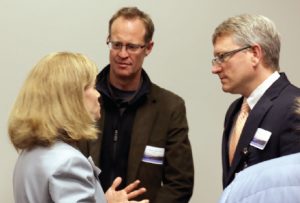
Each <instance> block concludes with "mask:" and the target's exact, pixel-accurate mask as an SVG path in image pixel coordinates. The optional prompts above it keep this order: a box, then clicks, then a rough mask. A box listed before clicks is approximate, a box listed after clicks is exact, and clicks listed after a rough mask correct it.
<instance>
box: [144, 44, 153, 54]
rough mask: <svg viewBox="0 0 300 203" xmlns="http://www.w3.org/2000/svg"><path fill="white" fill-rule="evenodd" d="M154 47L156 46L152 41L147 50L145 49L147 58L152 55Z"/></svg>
mask: <svg viewBox="0 0 300 203" xmlns="http://www.w3.org/2000/svg"><path fill="white" fill-rule="evenodd" d="M153 46H154V42H153V41H152V40H151V41H150V42H148V43H147V45H146V48H145V50H146V56H148V55H149V54H150V53H151V51H152V48H153Z"/></svg>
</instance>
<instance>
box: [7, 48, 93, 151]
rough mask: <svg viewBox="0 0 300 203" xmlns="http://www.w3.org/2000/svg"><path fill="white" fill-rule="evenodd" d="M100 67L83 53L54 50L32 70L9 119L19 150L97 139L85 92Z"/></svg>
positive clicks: (14, 140)
mask: <svg viewBox="0 0 300 203" xmlns="http://www.w3.org/2000/svg"><path fill="white" fill-rule="evenodd" d="M97 72H98V69H97V66H96V64H95V63H94V62H92V61H91V60H89V59H88V58H87V57H85V56H84V55H82V54H79V53H71V52H57V53H51V54H49V55H47V56H45V57H44V58H42V59H41V60H40V61H39V62H38V63H37V64H36V65H35V67H34V68H33V69H32V70H31V72H30V73H29V75H28V77H27V79H26V80H25V82H24V85H23V87H22V88H21V90H20V92H19V95H18V97H17V99H16V102H15V104H14V106H13V109H12V111H11V113H10V116H9V121H8V134H9V137H10V140H11V142H12V143H13V145H14V146H15V148H16V149H17V150H20V149H27V148H32V147H34V146H36V145H42V146H50V145H51V144H53V143H54V142H55V141H56V140H62V141H65V142H67V143H72V142H74V141H78V140H82V139H96V137H97V128H96V126H95V121H94V119H93V118H92V117H91V115H90V114H89V113H88V111H87V109H86V107H85V104H84V100H83V93H84V90H85V88H87V87H88V86H89V85H91V84H92V83H93V82H94V81H95V79H96V76H97Z"/></svg>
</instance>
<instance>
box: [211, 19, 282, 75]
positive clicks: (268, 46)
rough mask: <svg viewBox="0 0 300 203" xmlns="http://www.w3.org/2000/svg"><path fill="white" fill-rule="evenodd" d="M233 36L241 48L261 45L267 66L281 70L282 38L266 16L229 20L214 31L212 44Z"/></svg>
mask: <svg viewBox="0 0 300 203" xmlns="http://www.w3.org/2000/svg"><path fill="white" fill-rule="evenodd" d="M226 35H229V36H232V37H233V40H234V42H235V43H237V44H238V45H240V46H247V45H254V44H259V45H260V46H261V48H262V53H263V62H264V63H265V65H267V66H270V67H272V68H273V69H275V70H279V54H280V36H279V33H278V31H277V30H276V27H275V24H274V23H273V22H272V21H271V20H270V19H268V18H267V17H265V16H262V15H250V14H242V15H238V16H234V17H231V18H228V19H227V20H225V21H224V22H222V23H221V24H220V25H219V26H218V27H217V28H216V29H215V31H214V34H213V36H212V42H213V44H215V42H216V40H217V38H218V37H222V36H226Z"/></svg>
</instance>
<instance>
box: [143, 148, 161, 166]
mask: <svg viewBox="0 0 300 203" xmlns="http://www.w3.org/2000/svg"><path fill="white" fill-rule="evenodd" d="M164 155H165V149H164V148H161V147H153V146H146V148H145V151H144V156H143V159H142V161H143V162H147V163H152V164H163V161H164Z"/></svg>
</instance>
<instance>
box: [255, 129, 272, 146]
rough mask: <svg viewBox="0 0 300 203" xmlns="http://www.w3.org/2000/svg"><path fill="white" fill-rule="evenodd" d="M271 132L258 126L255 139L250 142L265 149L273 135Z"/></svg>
mask: <svg viewBox="0 0 300 203" xmlns="http://www.w3.org/2000/svg"><path fill="white" fill-rule="evenodd" d="M271 134H272V133H271V132H270V131H267V130H264V129H262V128H258V129H257V130H256V133H255V135H254V138H253V140H252V141H251V142H250V145H251V146H253V147H256V148H258V149H260V150H263V149H264V148H265V147H266V145H267V143H268V141H269V139H270V137H271Z"/></svg>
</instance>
